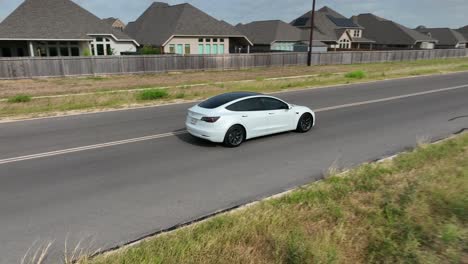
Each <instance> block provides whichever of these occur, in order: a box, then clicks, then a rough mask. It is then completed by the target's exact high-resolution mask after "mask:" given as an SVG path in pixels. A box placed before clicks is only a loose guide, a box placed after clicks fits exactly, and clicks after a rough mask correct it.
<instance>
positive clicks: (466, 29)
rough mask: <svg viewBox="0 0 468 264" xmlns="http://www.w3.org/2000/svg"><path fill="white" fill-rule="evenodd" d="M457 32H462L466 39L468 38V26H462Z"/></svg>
mask: <svg viewBox="0 0 468 264" xmlns="http://www.w3.org/2000/svg"><path fill="white" fill-rule="evenodd" d="M457 32H460V33H461V34H462V35H463V37H465V39H466V40H468V26H464V27H461V28H459V29H457ZM467 48H468V45H467Z"/></svg>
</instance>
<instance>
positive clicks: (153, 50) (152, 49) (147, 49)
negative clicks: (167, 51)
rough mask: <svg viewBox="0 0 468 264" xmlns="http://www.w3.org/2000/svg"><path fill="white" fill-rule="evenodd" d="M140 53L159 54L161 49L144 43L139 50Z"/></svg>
mask: <svg viewBox="0 0 468 264" xmlns="http://www.w3.org/2000/svg"><path fill="white" fill-rule="evenodd" d="M140 53H141V54H143V55H156V54H161V49H160V48H155V47H152V46H148V45H145V46H144V47H143V48H142V49H141V50H140Z"/></svg>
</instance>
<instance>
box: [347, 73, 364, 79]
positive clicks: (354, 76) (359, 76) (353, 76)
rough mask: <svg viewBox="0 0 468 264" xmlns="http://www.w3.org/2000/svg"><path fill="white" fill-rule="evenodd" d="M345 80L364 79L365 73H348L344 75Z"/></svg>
mask: <svg viewBox="0 0 468 264" xmlns="http://www.w3.org/2000/svg"><path fill="white" fill-rule="evenodd" d="M345 77H346V78H351V79H362V78H364V77H366V72H365V71H353V72H348V73H347V74H346V75H345Z"/></svg>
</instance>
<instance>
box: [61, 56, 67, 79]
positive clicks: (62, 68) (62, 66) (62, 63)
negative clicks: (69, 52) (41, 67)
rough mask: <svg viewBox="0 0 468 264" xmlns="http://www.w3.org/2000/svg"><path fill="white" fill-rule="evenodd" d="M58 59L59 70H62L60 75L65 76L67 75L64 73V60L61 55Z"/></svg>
mask: <svg viewBox="0 0 468 264" xmlns="http://www.w3.org/2000/svg"><path fill="white" fill-rule="evenodd" d="M59 60H60V70H61V72H62V76H63V77H65V76H67V75H66V74H65V62H64V61H63V58H62V57H61V58H60V59H59Z"/></svg>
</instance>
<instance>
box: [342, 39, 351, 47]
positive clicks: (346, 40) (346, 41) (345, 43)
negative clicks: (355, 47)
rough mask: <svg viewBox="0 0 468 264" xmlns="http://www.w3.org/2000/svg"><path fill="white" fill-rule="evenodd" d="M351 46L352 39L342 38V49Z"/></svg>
mask: <svg viewBox="0 0 468 264" xmlns="http://www.w3.org/2000/svg"><path fill="white" fill-rule="evenodd" d="M349 48H351V41H349V40H348V39H342V40H340V49H349Z"/></svg>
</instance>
